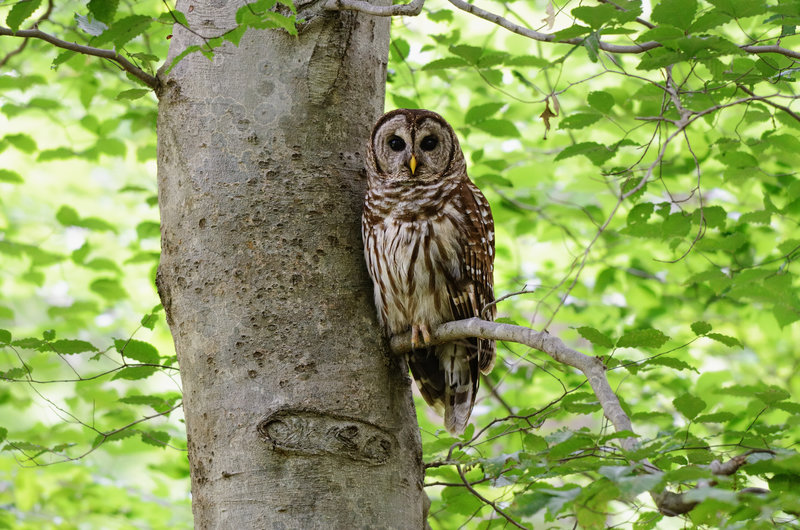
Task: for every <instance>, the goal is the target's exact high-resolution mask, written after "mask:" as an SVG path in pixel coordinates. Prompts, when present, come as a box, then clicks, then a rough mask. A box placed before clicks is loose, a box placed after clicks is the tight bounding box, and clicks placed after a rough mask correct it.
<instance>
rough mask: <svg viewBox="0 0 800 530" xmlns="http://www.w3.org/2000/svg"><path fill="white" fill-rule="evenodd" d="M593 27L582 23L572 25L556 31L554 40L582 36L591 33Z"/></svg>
mask: <svg viewBox="0 0 800 530" xmlns="http://www.w3.org/2000/svg"><path fill="white" fill-rule="evenodd" d="M591 32H592V28H589V27H586V26H581V25H580V24H575V25H574V26H570V27H568V28H566V29H562V30H560V31H556V32H555V33H554V34H553V40H554V41H556V42H559V41H562V40H569V39H573V38H575V37H580V36H581V35H586V34H587V33H591Z"/></svg>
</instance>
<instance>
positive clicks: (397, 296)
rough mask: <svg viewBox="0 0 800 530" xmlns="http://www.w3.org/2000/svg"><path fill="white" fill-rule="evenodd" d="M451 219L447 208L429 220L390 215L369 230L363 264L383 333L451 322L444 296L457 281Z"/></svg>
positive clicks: (454, 226) (455, 232)
mask: <svg viewBox="0 0 800 530" xmlns="http://www.w3.org/2000/svg"><path fill="white" fill-rule="evenodd" d="M457 215H458V212H456V211H455V209H454V207H453V206H451V205H448V206H445V207H444V208H443V209H442V210H441V211H440V212H438V213H437V214H436V215H433V216H430V217H425V218H417V219H415V220H407V217H406V216H405V215H402V214H401V215H393V214H390V215H388V216H386V217H384V218H383V219H381V220H380V221H379V222H378V223H375V224H374V225H372V226H371V228H370V230H369V232H370V233H369V236H368V241H365V243H366V247H367V248H366V250H367V255H368V256H367V262H368V265H369V266H370V267H369V268H370V274H372V276H373V281H374V284H375V302H376V306H377V307H378V310H379V314H380V315H381V320H382V322H383V324H384V327H385V328H386V330H387V331H388V332H389V333H391V334H395V333H400V332H403V331H406V330H408V328H409V327H410V326H411V325H412V324H415V325H419V324H426V325H434V324H439V323H441V322H445V321H448V320H452V318H453V313H452V309H451V305H450V293H449V291H450V290H451V289H452V288H453V287H454V286H455V285H457V284H458V283H459V282H460V281H461V272H460V271H461V268H460V266H459V263H460V259H461V258H460V248H461V245H460V240H459V231H458V227H457V224H456V222H454V219H455V218H457ZM371 262H372V265H370V263H371Z"/></svg>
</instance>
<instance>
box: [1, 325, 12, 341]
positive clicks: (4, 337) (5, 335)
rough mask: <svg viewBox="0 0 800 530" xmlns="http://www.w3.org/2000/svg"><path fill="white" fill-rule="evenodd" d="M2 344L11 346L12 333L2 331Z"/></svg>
mask: <svg viewBox="0 0 800 530" xmlns="http://www.w3.org/2000/svg"><path fill="white" fill-rule="evenodd" d="M0 344H11V332H10V331H8V330H6V329H0Z"/></svg>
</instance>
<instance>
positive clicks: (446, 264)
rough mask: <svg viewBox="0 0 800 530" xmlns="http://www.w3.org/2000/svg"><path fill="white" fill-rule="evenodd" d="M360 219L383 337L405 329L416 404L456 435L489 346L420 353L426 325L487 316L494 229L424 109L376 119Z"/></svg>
mask: <svg viewBox="0 0 800 530" xmlns="http://www.w3.org/2000/svg"><path fill="white" fill-rule="evenodd" d="M366 166H367V177H368V186H369V187H368V190H367V195H366V200H365V203H364V214H363V217H362V235H363V239H364V255H365V258H366V261H367V268H368V270H369V273H370V276H371V277H372V281H373V283H374V288H375V289H374V290H375V306H376V308H377V310H378V320H379V321H380V323H381V325H382V326H383V329H384V333H385V334H386V335H387V336H391V335H395V334H398V333H403V332H406V331H408V330H409V329H411V332H412V341H413V342H414V346H415V348H414V351H412V352H411V353H410V354H409V355H408V357H407V359H408V365H409V368H410V369H411V374H412V375H413V376H414V379H415V380H416V382H417V385H418V387H419V389H420V393H421V394H422V397H423V398H425V401H426V402H427V403H428V404H429V405H431V406H432V407H434V408H435V409H436V410H437V411H438V412H439V413H440V414H443V415H444V421H445V427H447V430H449V431H450V432H453V433H462V432H463V431H464V429H465V428H466V426H467V424H468V422H469V416H470V414H471V413H472V407H473V405H474V404H475V396H476V394H477V391H478V384H479V378H480V372H483V373H489V371H491V369H492V366H493V365H494V359H495V343H494V341H491V340H482V339H469V340H466V341H459V342H456V343H448V344H443V345H438V346H430V347H429V346H427V345H426V343H427V341H428V338H429V332H430V328H431V327H433V326H435V325H437V324H441V323H443V322H448V321H451V320H460V319H463V318H470V317H476V316H482V317H483V318H488V319H493V318H494V314H495V311H494V306H492V307H490V308H489V309H487V311H486V313H485V314H483V315H481V310H482V309H483V308H484V307H485V306H486V305H487V304H488V303H490V302H492V301H493V300H494V293H493V288H492V286H493V272H494V222H493V220H492V212H491V209H490V208H489V203H488V201H487V200H486V198H485V197H484V196H483V194H482V193H481V191H480V190H479V189H478V187H477V186H475V184H473V183H472V181H471V180H470V179H469V177H468V176H467V171H466V161H465V159H464V154H463V153H462V152H461V147H460V146H459V143H458V138H456V135H455V133H454V132H453V129H452V127H450V125H449V124H448V123H447V122H446V121H445V120H444V118H442V117H441V116H439V115H438V114H436V113H435V112H431V111H427V110H410V109H398V110H394V111H392V112H388V113H386V114H384V115H383V116H382V117H381V118H380V119H379V120H378V122H377V123H376V124H375V127H374V129H373V131H372V135H371V137H370V145H369V148H368V150H367V160H366Z"/></svg>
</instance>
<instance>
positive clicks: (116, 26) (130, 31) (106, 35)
mask: <svg viewBox="0 0 800 530" xmlns="http://www.w3.org/2000/svg"><path fill="white" fill-rule="evenodd" d="M152 23H153V19H152V18H151V17H148V16H146V15H130V16H127V17H124V18H121V19H119V20H116V21H114V23H113V24H112V25H111V26H110V27H109V28H108V29H107V30H106V31H104V32H103V33H102V34H100V35H99V36H97V37H95V38H94V39H93V40H92V44H93V45H95V46H100V45H103V44H106V43H109V42H111V43H113V44H114V47H115V48H117V49H119V48H122V47H123V46H125V44H127V43H128V42H130V41H132V40H133V39H135V38H136V37H138V36H139V35H141V34H142V33H144V32H145V31H147V29H148V28H149V27H150V25H151V24H152Z"/></svg>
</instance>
